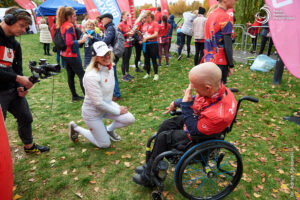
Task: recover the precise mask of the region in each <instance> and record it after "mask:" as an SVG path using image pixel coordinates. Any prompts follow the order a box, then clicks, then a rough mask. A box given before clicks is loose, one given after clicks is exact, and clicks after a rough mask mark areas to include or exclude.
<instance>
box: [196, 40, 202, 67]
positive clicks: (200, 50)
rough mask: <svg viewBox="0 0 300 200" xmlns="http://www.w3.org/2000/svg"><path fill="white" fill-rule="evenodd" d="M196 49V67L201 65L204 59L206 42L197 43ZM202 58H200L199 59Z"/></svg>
mask: <svg viewBox="0 0 300 200" xmlns="http://www.w3.org/2000/svg"><path fill="white" fill-rule="evenodd" d="M195 47H196V53H195V57H194V65H195V66H196V65H198V64H200V62H201V60H202V57H203V55H204V52H203V49H204V42H195ZM199 56H200V57H199Z"/></svg>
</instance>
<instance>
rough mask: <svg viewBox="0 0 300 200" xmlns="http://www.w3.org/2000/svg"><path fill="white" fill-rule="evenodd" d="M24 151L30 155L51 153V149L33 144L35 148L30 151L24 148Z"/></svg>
mask: <svg viewBox="0 0 300 200" xmlns="http://www.w3.org/2000/svg"><path fill="white" fill-rule="evenodd" d="M24 151H25V152H26V153H28V154H30V153H43V152H48V151H50V147H47V146H40V145H37V144H33V146H32V147H31V148H30V149H26V148H25V147H24Z"/></svg>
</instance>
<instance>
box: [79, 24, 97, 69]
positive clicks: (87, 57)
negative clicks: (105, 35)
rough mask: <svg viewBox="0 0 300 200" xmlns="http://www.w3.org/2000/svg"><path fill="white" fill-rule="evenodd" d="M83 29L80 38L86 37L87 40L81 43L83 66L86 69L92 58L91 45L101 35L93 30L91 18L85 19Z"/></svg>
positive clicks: (93, 25)
mask: <svg viewBox="0 0 300 200" xmlns="http://www.w3.org/2000/svg"><path fill="white" fill-rule="evenodd" d="M84 30H85V33H84V34H82V35H81V39H82V38H83V37H87V40H86V42H85V43H84V44H81V45H84V68H85V69H86V67H87V66H88V65H89V64H90V62H91V59H92V46H93V44H94V42H97V41H99V40H100V39H101V36H100V35H99V34H98V33H96V32H95V23H94V21H93V20H91V19H89V20H87V21H86V23H85V27H84Z"/></svg>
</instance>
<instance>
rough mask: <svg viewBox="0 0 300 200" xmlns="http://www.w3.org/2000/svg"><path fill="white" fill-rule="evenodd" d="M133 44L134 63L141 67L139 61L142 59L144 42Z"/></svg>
mask: <svg viewBox="0 0 300 200" xmlns="http://www.w3.org/2000/svg"><path fill="white" fill-rule="evenodd" d="M133 46H134V48H135V59H134V64H135V67H136V68H139V61H140V60H141V55H142V50H143V46H142V44H139V43H138V42H136V43H135V44H134V45H133Z"/></svg>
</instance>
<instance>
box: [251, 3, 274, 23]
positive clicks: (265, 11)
mask: <svg viewBox="0 0 300 200" xmlns="http://www.w3.org/2000/svg"><path fill="white" fill-rule="evenodd" d="M270 17H271V11H270V8H269V6H267V5H264V6H263V7H261V8H260V9H259V12H258V13H256V15H255V20H256V21H257V22H259V23H262V24H265V23H267V22H268V21H269V20H270ZM262 19H263V20H262Z"/></svg>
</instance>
